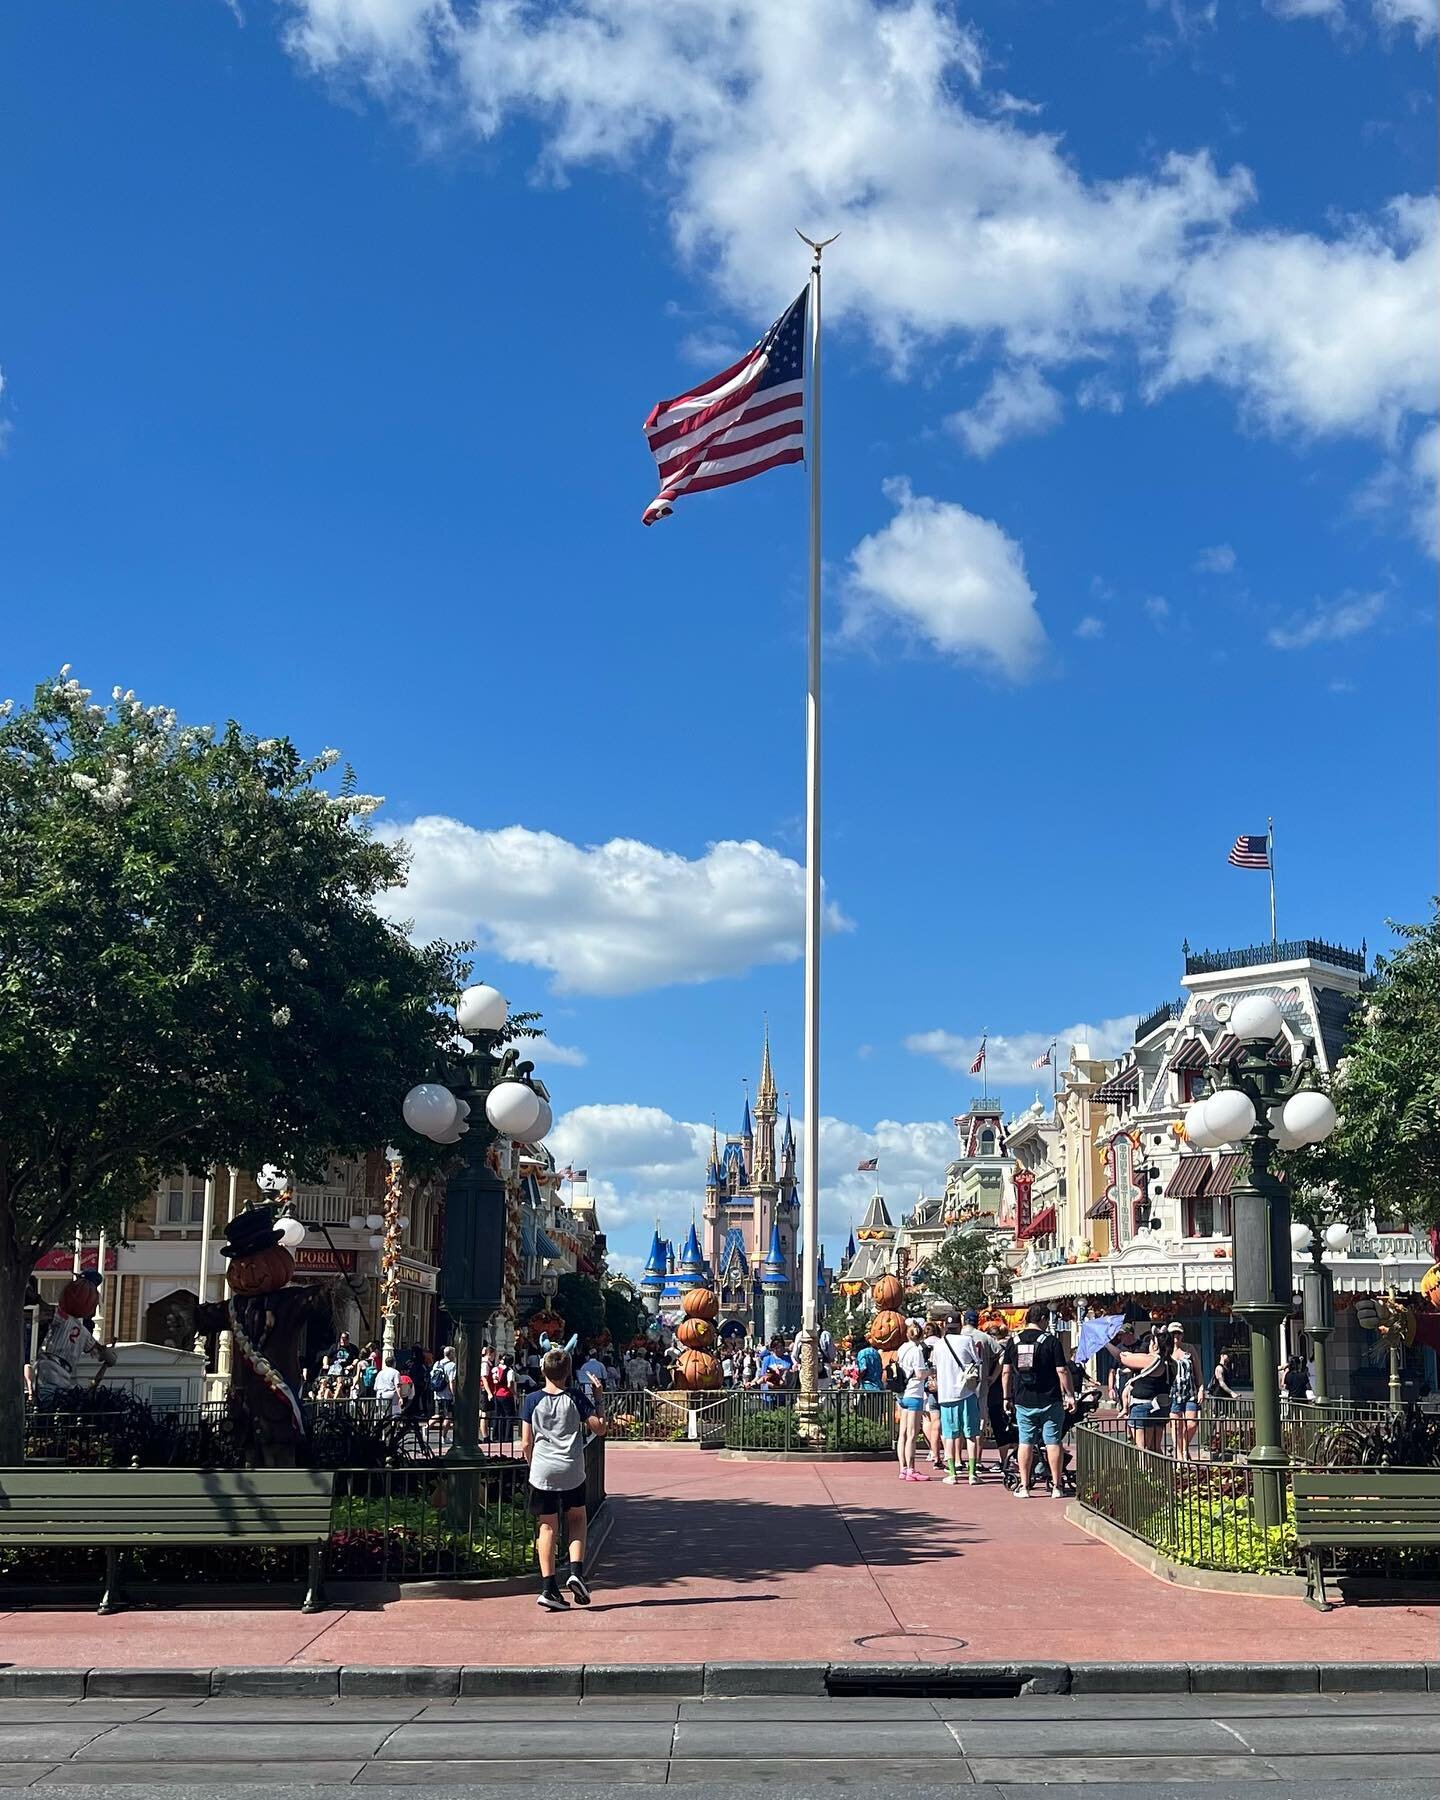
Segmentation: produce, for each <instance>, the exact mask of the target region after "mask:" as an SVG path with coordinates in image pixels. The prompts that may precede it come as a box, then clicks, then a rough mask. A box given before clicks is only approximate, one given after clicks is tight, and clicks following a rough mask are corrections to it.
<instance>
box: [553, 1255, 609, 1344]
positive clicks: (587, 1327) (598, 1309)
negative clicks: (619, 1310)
mask: <svg viewBox="0 0 1440 1800" xmlns="http://www.w3.org/2000/svg"><path fill="white" fill-rule="evenodd" d="M541 1310H542V1311H543V1310H544V1308H543V1307H542V1308H541ZM555 1310H556V1312H558V1313H559V1315H560V1317H561V1318H562V1319H563V1320H564V1321H565V1335H566V1336H567V1337H568V1336H569V1335H570V1333H571V1332H572V1331H573V1332H576V1333H578V1335H579V1338H580V1343H581V1345H582V1346H584V1345H588V1344H593V1343H594V1341H595V1339H596V1338H597V1337H599V1335H600V1333H601V1332H602V1331H603V1330H604V1329H605V1297H604V1295H603V1294H602V1293H601V1291H600V1283H599V1282H598V1281H596V1280H595V1279H594V1277H593V1276H590V1275H579V1274H569V1273H567V1274H564V1275H562V1276H561V1277H560V1280H559V1281H558V1283H557V1284H556V1288H555Z"/></svg>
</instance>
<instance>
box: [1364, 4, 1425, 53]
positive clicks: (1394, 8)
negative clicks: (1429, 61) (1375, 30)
mask: <svg viewBox="0 0 1440 1800" xmlns="http://www.w3.org/2000/svg"><path fill="white" fill-rule="evenodd" d="M1371 4H1372V6H1373V7H1374V9H1375V17H1376V18H1377V19H1378V20H1379V21H1380V23H1381V24H1382V25H1386V26H1389V27H1390V28H1391V29H1392V30H1410V31H1413V32H1414V34H1415V42H1416V43H1417V44H1423V43H1425V42H1427V40H1428V39H1430V38H1432V37H1434V36H1435V33H1436V30H1437V29H1440V7H1437V5H1436V0H1371Z"/></svg>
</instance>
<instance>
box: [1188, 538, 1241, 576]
mask: <svg viewBox="0 0 1440 1800" xmlns="http://www.w3.org/2000/svg"><path fill="white" fill-rule="evenodd" d="M1236 560H1237V559H1236V556H1235V551H1234V549H1233V547H1232V546H1231V545H1229V544H1211V545H1210V547H1209V548H1208V549H1206V550H1202V551H1201V552H1200V554H1199V555H1198V556H1197V557H1196V558H1195V567H1196V568H1197V569H1198V570H1199V571H1200V573H1201V574H1202V575H1232V574H1234V572H1235V563H1236Z"/></svg>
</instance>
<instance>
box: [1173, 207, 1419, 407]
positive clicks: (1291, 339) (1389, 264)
mask: <svg viewBox="0 0 1440 1800" xmlns="http://www.w3.org/2000/svg"><path fill="white" fill-rule="evenodd" d="M1437 251H1440V207H1437V204H1436V202H1435V201H1434V200H1431V199H1426V200H1420V199H1413V200H1397V201H1394V202H1392V204H1391V205H1390V206H1389V207H1388V208H1387V209H1386V217H1385V219H1384V222H1383V224H1382V225H1379V226H1374V225H1365V224H1360V225H1356V226H1355V227H1353V229H1352V230H1351V231H1350V233H1349V234H1348V235H1347V236H1345V237H1343V238H1340V239H1337V240H1335V241H1331V242H1327V241H1325V240H1323V239H1320V238H1316V237H1309V236H1302V235H1295V234H1289V235H1287V234H1284V233H1280V232H1267V233H1264V234H1262V235H1258V236H1253V237H1236V238H1234V239H1232V240H1230V241H1229V242H1228V243H1225V244H1222V245H1221V246H1220V247H1219V248H1217V249H1216V250H1215V251H1214V252H1213V253H1212V254H1211V255H1208V256H1206V257H1203V258H1200V259H1197V260H1196V261H1195V262H1194V263H1192V265H1191V266H1190V267H1189V268H1188V269H1187V270H1186V271H1185V273H1184V275H1183V276H1182V277H1181V278H1180V280H1179V282H1178V284H1177V289H1176V294H1177V306H1178V313H1177V317H1176V321H1175V327H1174V331H1173V333H1172V335H1171V339H1170V344H1169V349H1168V352H1167V354H1166V357H1165V362H1164V367H1163V369H1162V371H1161V373H1160V375H1159V376H1158V378H1157V382H1156V386H1157V389H1161V390H1163V389H1164V388H1165V387H1167V386H1173V385H1175V384H1176V383H1180V382H1188V381H1197V380H1199V379H1201V378H1202V377H1205V378H1208V379H1211V380H1214V381H1218V382H1221V383H1222V384H1224V385H1225V386H1227V387H1231V388H1234V389H1235V390H1236V391H1237V392H1238V393H1239V394H1240V396H1241V398H1242V401H1243V402H1244V404H1245V406H1246V408H1247V410H1248V411H1250V412H1251V413H1252V414H1253V415H1254V416H1255V417H1256V418H1257V419H1259V420H1260V421H1261V422H1262V423H1264V424H1265V425H1267V426H1269V427H1271V428H1273V429H1279V428H1281V427H1287V426H1293V427H1299V428H1300V429H1302V430H1305V431H1309V432H1314V433H1317V434H1326V433H1335V432H1376V433H1380V434H1383V435H1390V434H1393V432H1394V431H1395V429H1396V427H1397V426H1398V424H1399V422H1400V420H1401V419H1402V418H1403V417H1404V416H1405V415H1406V414H1408V413H1422V414H1428V413H1430V412H1431V411H1432V410H1433V408H1434V404H1435V387H1436V361H1437V358H1436V343H1437V335H1436V331H1435V316H1436V311H1437V305H1440V274H1437V270H1440V260H1437Z"/></svg>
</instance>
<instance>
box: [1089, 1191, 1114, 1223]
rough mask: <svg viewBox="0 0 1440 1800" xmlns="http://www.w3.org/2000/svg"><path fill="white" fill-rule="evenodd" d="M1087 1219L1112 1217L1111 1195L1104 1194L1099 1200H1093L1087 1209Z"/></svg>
mask: <svg viewBox="0 0 1440 1800" xmlns="http://www.w3.org/2000/svg"><path fill="white" fill-rule="evenodd" d="M1085 1217H1086V1218H1087V1219H1108V1218H1109V1217H1110V1196H1109V1195H1108V1194H1102V1195H1101V1196H1100V1198H1099V1199H1098V1200H1092V1201H1091V1202H1090V1204H1089V1206H1088V1207H1087V1208H1086V1209H1085Z"/></svg>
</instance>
